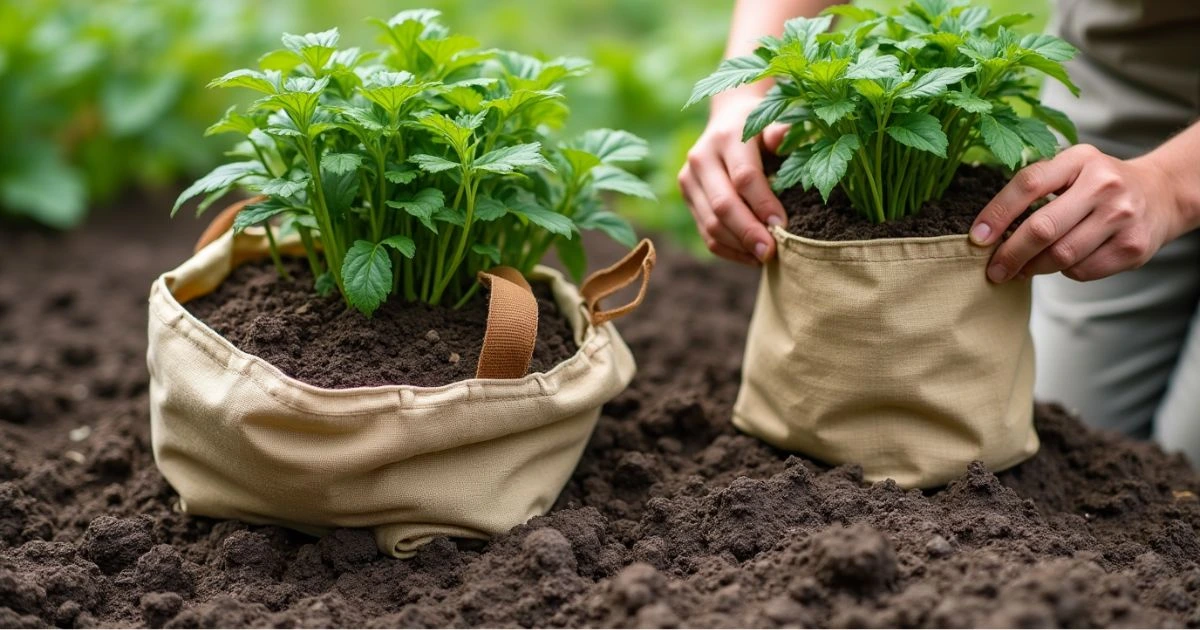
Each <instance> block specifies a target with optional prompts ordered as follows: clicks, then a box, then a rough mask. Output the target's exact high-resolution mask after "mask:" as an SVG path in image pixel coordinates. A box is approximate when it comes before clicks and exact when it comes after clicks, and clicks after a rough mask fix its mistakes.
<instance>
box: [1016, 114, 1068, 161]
mask: <svg viewBox="0 0 1200 630" xmlns="http://www.w3.org/2000/svg"><path fill="white" fill-rule="evenodd" d="M1016 131H1017V135H1019V136H1021V139H1022V140H1024V141H1025V143H1026V144H1028V145H1029V146H1030V147H1032V148H1033V151H1034V153H1036V154H1037V155H1039V156H1041V157H1051V156H1053V155H1054V154H1055V153H1056V152H1058V139H1057V138H1055V137H1054V134H1053V133H1051V132H1050V129H1049V128H1048V127H1047V126H1046V123H1044V122H1042V121H1040V120H1038V119H1036V118H1021V119H1020V120H1018V121H1017V128H1016Z"/></svg>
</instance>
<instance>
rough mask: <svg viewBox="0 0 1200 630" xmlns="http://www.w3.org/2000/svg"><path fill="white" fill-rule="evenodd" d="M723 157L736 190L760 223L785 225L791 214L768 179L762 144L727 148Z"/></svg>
mask: <svg viewBox="0 0 1200 630" xmlns="http://www.w3.org/2000/svg"><path fill="white" fill-rule="evenodd" d="M721 158H722V160H724V162H725V171H726V172H727V173H728V174H729V180H730V181H731V182H732V183H733V187H734V190H736V191H737V192H738V195H740V196H741V198H742V200H743V201H745V202H746V204H747V205H748V206H749V208H750V211H751V212H752V213H754V216H756V217H757V218H758V220H759V222H760V223H765V224H767V225H783V224H784V222H785V219H786V217H787V214H786V213H785V212H784V210H783V204H782V203H780V202H779V197H776V196H775V192H774V191H772V190H771V184H770V183H768V182H767V175H766V173H764V172H763V163H762V155H760V154H759V152H758V143H757V142H748V143H741V144H738V145H737V146H736V147H734V148H731V149H729V150H728V151H726V152H725V153H724V154H723V155H722V156H721ZM768 240H771V239H768Z"/></svg>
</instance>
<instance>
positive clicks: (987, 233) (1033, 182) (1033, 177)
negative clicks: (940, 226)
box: [970, 145, 1103, 273]
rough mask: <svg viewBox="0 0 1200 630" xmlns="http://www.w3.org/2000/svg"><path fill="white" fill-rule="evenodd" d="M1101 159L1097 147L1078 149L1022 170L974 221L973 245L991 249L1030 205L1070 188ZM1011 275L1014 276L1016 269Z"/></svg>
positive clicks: (1070, 149)
mask: <svg viewBox="0 0 1200 630" xmlns="http://www.w3.org/2000/svg"><path fill="white" fill-rule="evenodd" d="M1100 155H1103V154H1101V153H1100V151H1099V150H1098V149H1096V148H1095V147H1092V146H1090V145H1076V146H1073V147H1071V148H1069V149H1067V150H1066V151H1063V152H1062V153H1060V154H1058V156H1056V157H1055V158H1054V159H1052V160H1048V161H1045V162H1035V163H1033V164H1030V165H1029V166H1026V167H1025V168H1023V169H1021V170H1020V171H1019V172H1018V173H1017V175H1016V176H1015V177H1013V179H1012V181H1010V182H1009V183H1008V185H1006V186H1005V187H1004V188H1003V189H1002V190H1001V191H1000V192H999V193H997V194H996V196H995V197H994V198H993V199H992V200H991V201H990V202H988V204H987V205H986V206H984V207H983V210H982V211H981V212H980V213H979V216H978V217H976V218H975V224H974V225H972V226H971V233H970V234H971V241H972V242H973V243H975V244H976V245H981V246H988V245H991V244H993V243H995V242H996V241H998V240H1000V237H1001V236H1002V235H1003V234H1004V232H1005V231H1007V230H1008V227H1009V226H1010V225H1012V222H1013V220H1014V219H1016V218H1017V217H1019V216H1021V214H1022V213H1023V212H1025V210H1026V209H1028V208H1029V204H1031V203H1033V202H1034V201H1037V200H1038V199H1041V198H1042V197H1045V196H1046V195H1049V194H1052V193H1055V192H1058V191H1060V190H1063V189H1065V188H1067V187H1069V186H1070V185H1071V184H1072V183H1074V181H1075V179H1076V178H1077V177H1078V176H1079V173H1080V171H1082V170H1083V165H1084V164H1086V163H1087V162H1088V161H1089V160H1091V159H1094V158H1096V157H1097V156H1100ZM1018 269H1019V268H1018ZM1011 271H1012V272H1013V273H1015V272H1016V269H1013V270H1011Z"/></svg>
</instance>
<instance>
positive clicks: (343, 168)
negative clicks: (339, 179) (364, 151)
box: [321, 153, 363, 175]
mask: <svg viewBox="0 0 1200 630" xmlns="http://www.w3.org/2000/svg"><path fill="white" fill-rule="evenodd" d="M362 161H363V159H362V156H361V155H359V154H358V153H326V154H325V155H322V156H321V169H322V170H326V171H330V172H332V173H337V174H338V175H342V174H344V173H353V172H354V171H357V170H358V168H359V167H360V166H362Z"/></svg>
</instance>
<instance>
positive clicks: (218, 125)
mask: <svg viewBox="0 0 1200 630" xmlns="http://www.w3.org/2000/svg"><path fill="white" fill-rule="evenodd" d="M257 128H258V123H257V122H256V121H255V120H254V119H253V118H251V117H249V116H247V115H245V114H241V113H238V111H237V106H236V105H234V106H232V107H230V108H229V109H227V110H225V115H224V116H221V120H218V121H217V122H215V123H213V125H212V126H211V127H209V128H208V129H205V130H204V135H206V136H214V135H217V134H220V133H240V134H242V135H247V136H248V135H250V132H252V131H254V130H255V129H257Z"/></svg>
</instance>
